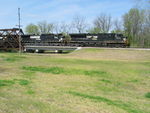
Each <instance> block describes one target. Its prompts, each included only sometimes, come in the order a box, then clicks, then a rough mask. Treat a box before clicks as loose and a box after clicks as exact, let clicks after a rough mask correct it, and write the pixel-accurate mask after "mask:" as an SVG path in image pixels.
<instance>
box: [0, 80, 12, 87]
mask: <svg viewBox="0 0 150 113" xmlns="http://www.w3.org/2000/svg"><path fill="white" fill-rule="evenodd" d="M13 84H15V82H14V81H13V80H0V87H2V86H11V85H13Z"/></svg>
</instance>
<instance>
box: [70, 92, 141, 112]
mask: <svg viewBox="0 0 150 113" xmlns="http://www.w3.org/2000/svg"><path fill="white" fill-rule="evenodd" d="M69 94H72V95H74V96H79V97H83V98H87V99H91V100H96V101H98V102H104V103H106V104H108V105H113V106H116V107H119V108H121V109H123V110H125V111H127V112H128V113H141V112H142V111H140V110H138V109H137V108H136V109H133V107H132V106H130V105H128V104H125V103H123V102H120V101H112V100H110V99H107V98H104V97H100V96H91V95H87V94H82V93H78V92H72V91H70V92H69Z"/></svg>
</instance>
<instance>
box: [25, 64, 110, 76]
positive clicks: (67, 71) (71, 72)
mask: <svg viewBox="0 0 150 113" xmlns="http://www.w3.org/2000/svg"><path fill="white" fill-rule="evenodd" d="M22 69H24V70H28V71H35V72H43V73H52V74H66V75H87V76H108V75H109V74H108V73H107V72H104V71H97V70H81V69H65V68H62V67H50V68H46V67H30V66H23V67H22Z"/></svg>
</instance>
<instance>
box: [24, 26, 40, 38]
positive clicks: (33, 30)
mask: <svg viewBox="0 0 150 113" xmlns="http://www.w3.org/2000/svg"><path fill="white" fill-rule="evenodd" d="M25 31H26V33H27V34H35V35H39V34H40V32H39V28H38V26H37V25H35V24H29V25H27V26H26V28H25Z"/></svg>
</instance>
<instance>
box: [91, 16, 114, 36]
mask: <svg viewBox="0 0 150 113" xmlns="http://www.w3.org/2000/svg"><path fill="white" fill-rule="evenodd" d="M111 24H112V23H111V16H110V15H106V14H104V13H101V14H100V15H99V16H97V17H96V19H95V20H94V26H95V28H99V29H101V31H102V32H103V33H108V32H109V31H110V28H111Z"/></svg>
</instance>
